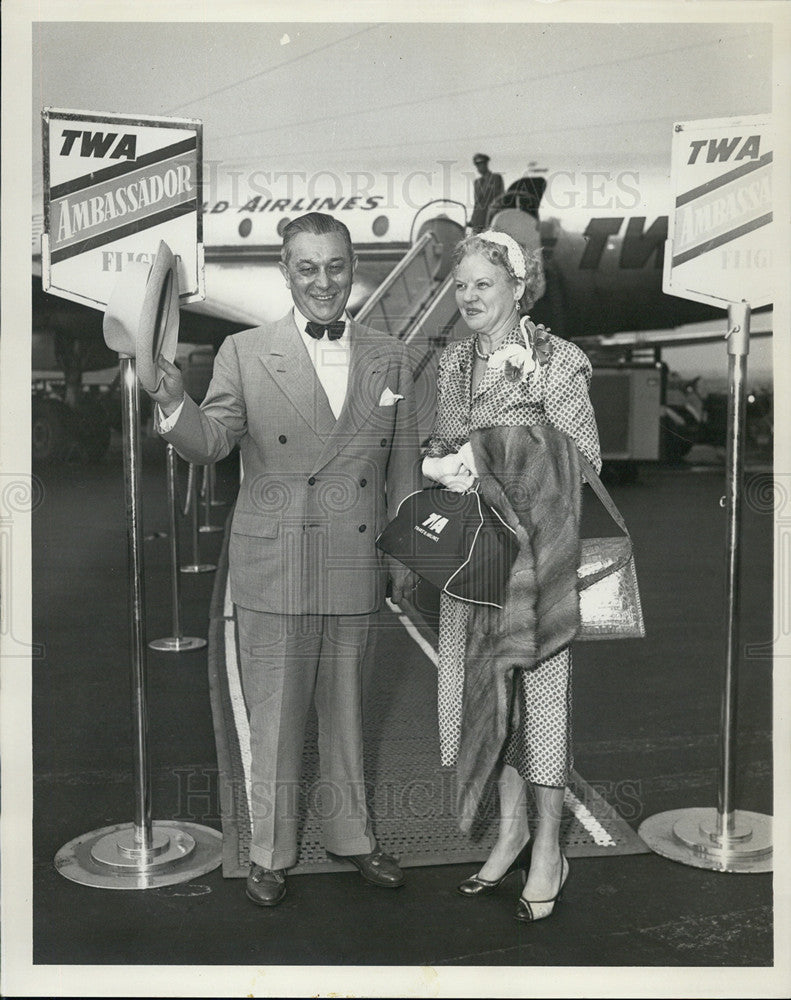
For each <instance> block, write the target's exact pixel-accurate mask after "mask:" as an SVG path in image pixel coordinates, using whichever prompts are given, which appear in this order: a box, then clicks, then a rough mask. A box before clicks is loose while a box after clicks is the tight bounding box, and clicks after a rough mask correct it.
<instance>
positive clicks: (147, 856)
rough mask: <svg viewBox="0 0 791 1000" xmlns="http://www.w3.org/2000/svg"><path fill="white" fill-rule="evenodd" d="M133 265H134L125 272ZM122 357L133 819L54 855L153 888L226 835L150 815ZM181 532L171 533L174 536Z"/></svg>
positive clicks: (139, 556) (134, 493) (133, 462)
mask: <svg viewBox="0 0 791 1000" xmlns="http://www.w3.org/2000/svg"><path fill="white" fill-rule="evenodd" d="M141 266H145V265H141ZM133 269H134V264H132V265H131V267H130V270H129V271H128V272H127V275H128V274H129V273H131V271H132V270H133ZM121 280H123V279H121ZM105 319H106V317H105ZM105 340H107V326H105ZM119 361H120V378H121V388H122V407H121V415H122V417H121V419H122V430H123V455H124V493H125V498H126V529H127V530H126V537H127V562H128V576H129V581H128V582H129V612H128V613H129V626H130V639H131V644H130V652H131V693H132V737H133V758H134V761H133V766H134V774H133V781H134V800H135V810H134V819H133V821H132V822H131V823H116V824H114V825H113V826H108V827H103V828H102V829H100V830H92V831H90V832H89V833H86V834H82V835H81V836H79V837H75V838H74V839H73V840H70V841H69V842H68V844H64V846H63V847H61V849H60V850H59V851H58V852H57V854H56V855H55V868H56V870H57V871H58V872H59V873H60V874H61V875H62V876H63V877H64V878H67V879H70V880H71V881H72V882H78V883H79V884H81V885H90V886H95V887H97V888H103V889H153V888H157V887H158V886H161V885H173V884H175V883H178V882H187V881H189V880H190V879H192V878H195V877H196V876H197V875H202V874H204V873H205V872H209V871H212V870H213V869H215V868H217V867H218V866H219V865H220V864H221V862H222V837H221V835H220V833H219V831H218V830H214V829H212V828H211V827H207V826H203V825H202V824H199V823H184V822H176V821H173V820H157V821H155V822H152V819H151V763H150V760H149V756H148V703H147V693H146V635H145V633H146V628H145V611H146V600H145V586H144V565H143V534H142V521H143V517H142V511H143V505H142V499H141V488H140V472H141V466H140V390H139V388H138V384H137V370H136V365H135V359H134V357H132V356H131V355H128V354H121V353H119ZM175 537H176V532H175V531H173V532H172V533H171V538H172V539H173V538H175Z"/></svg>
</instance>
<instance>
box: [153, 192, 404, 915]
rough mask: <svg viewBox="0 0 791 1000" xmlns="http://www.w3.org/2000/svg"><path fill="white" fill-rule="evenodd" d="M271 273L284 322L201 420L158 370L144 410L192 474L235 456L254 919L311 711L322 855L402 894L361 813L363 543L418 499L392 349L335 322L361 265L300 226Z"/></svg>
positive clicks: (236, 338) (288, 838) (289, 822)
mask: <svg viewBox="0 0 791 1000" xmlns="http://www.w3.org/2000/svg"><path fill="white" fill-rule="evenodd" d="M281 257H282V260H281V264H280V267H281V270H282V272H283V276H284V278H285V280H286V284H287V286H288V288H289V289H290V291H291V296H292V298H293V301H294V308H293V309H292V310H290V311H289V313H288V314H287V315H286V316H284V317H283V318H282V319H281V320H279V321H278V322H276V323H268V324H265V325H263V326H260V327H257V328H255V329H252V330H245V331H243V332H242V333H238V334H234V335H233V336H230V337H228V338H226V340H225V341H224V343H223V344H222V346H221V347H220V350H219V352H218V354H217V357H216V360H215V363H214V373H213V377H212V381H211V384H210V386H209V389H208V392H207V395H206V398H205V399H204V401H203V403H202V404H201V405H200V407H198V405H197V404H196V403H195V402H194V401H193V400H191V399H190V397H189V396H187V395H185V393H184V389H183V384H182V380H181V375H180V373H179V371H178V369H177V368H176V367H174V366H173V365H171V364H169V363H168V362H167V361H165V360H164V359H160V361H159V364H160V367H161V369H162V372H163V379H162V382H161V385H160V387H159V388H158V390H157V391H156V392H155V393H153V394H152V396H153V398H154V399H155V400H156V401H157V403H158V404H159V410H160V413H159V430H160V433H162V434H163V436H164V437H165V438H166V439H167V440H168V441H170V442H172V444H173V445H174V446H175V448H176V450H177V451H178V452H179V454H180V455H182V456H183V457H184V458H185V459H187V460H188V461H192V462H197V463H201V464H207V463H211V462H216V461H218V460H219V459H221V458H223V457H224V456H225V455H227V454H228V452H229V451H230V450H231V448H233V446H234V445H235V444H239V446H240V449H241V456H242V469H243V477H242V482H241V485H240V489H239V496H238V499H237V502H236V509H235V511H234V515H233V521H232V524H231V538H230V543H229V574H230V585H231V597H232V599H233V601H234V604H235V605H236V612H237V622H238V629H239V649H240V662H241V671H242V682H243V687H244V696H245V702H246V705H247V711H248V714H249V718H250V739H251V751H252V774H251V778H252V788H253V796H252V805H253V817H252V818H253V835H252V843H251V847H250V861H251V869H250V874H249V876H248V879H247V887H246V889H247V895H248V897H249V898H250V899H252V901H253V902H255V903H257V904H259V905H261V906H274V905H275V904H277V903H279V902H280V901H281V900H282V899H283V897H284V895H285V892H286V881H285V875H286V869H288V868H289V867H291V866H293V865H294V864H295V863H296V860H297V853H298V851H297V814H298V809H297V806H298V798H299V781H300V775H301V770H302V750H303V743H304V734H305V722H306V717H307V713H308V710H309V708H310V703H311V701H312V700H313V698H314V696H315V703H316V710H317V714H318V722H319V757H320V769H321V783H320V795H319V806H320V815H321V817H322V824H323V833H324V843H325V847H326V849H327V851H328V852H329V853H332V854H334V855H338V856H343V857H344V858H345V859H347V860H349V861H351V862H352V863H353V864H354V865H355V866H356V867H357V868H358V869H359V870H360V872H361V874H362V875H363V876H364V877H365V878H366V879H368V880H369V881H370V882H373V883H374V884H376V885H379V886H384V887H396V886H399V885H402V884H403V881H404V876H403V872H402V871H401V869H400V868H399V867H398V864H397V863H396V861H395V859H393V858H391V857H389V856H388V855H386V854H384V853H383V852H382V851H381V850H380V849H379V848H378V846H377V843H376V840H375V838H374V836H373V834H372V831H371V824H370V820H369V817H368V812H367V806H366V799H365V788H364V778H363V753H362V719H361V700H362V699H361V664H362V661H363V657H364V654H365V650H366V647H367V645H368V642H369V638H370V626H371V616H372V615H373V614H374V613H375V612H376V611H377V610H378V609H379V608H380V607H381V605H382V601H383V599H384V595H385V583H386V579H387V571H386V569H385V566H384V563H383V560H382V556H381V554H380V553H378V551H377V550H376V548H375V545H374V540H375V538H376V536H377V534H378V533H379V532H380V531H381V529H382V528H383V527H384V525H385V524H386V523H387V521H388V520H389V519H391V518H392V517H393V516H394V515H395V512H396V509H397V507H398V504H399V503H400V501H401V500H402V499H403V498H404V497H405V496H406V495H407V494H409V493H411V492H413V491H414V490H416V489H419V488H420V486H421V479H420V474H419V450H418V439H417V420H416V414H415V393H414V383H413V377H412V372H411V370H410V367H409V365H408V362H407V357H406V350H405V348H404V345H403V344H401V343H400V342H399V341H394V340H393V339H391V338H390V337H388V336H387V335H386V334H383V333H380V332H378V331H376V330H372V329H369V328H367V327H364V326H361V325H360V324H358V323H355V321H354V320H353V319H351V318H350V317H349V315H348V313H346V311H345V310H346V303H347V301H348V298H349V293H350V291H351V287H352V279H353V275H354V270H355V267H356V264H357V258H356V255H355V254H354V251H353V248H352V245H351V238H350V235H349V231H348V229H347V228H346V226H344V225H343V223H342V222H339V221H338V220H336V219H334V218H332V217H331V216H329V215H323V214H320V213H317V212H312V213H309V214H308V215H304V216H301V217H300V218H297V219H294V220H293V221H292V222H291V223H290V224H289V225H288V226H287V227H286V229H285V230H284V233H283V249H282V254H281ZM390 572H391V586H392V596H393V599H394V600H395V601H398V600H399V599H400V597H401V593H402V588H403V586H405V584H406V582H407V579H408V573H407V571H406V570H404V569H403V568H399V567H398V564H392V566H391V567H390Z"/></svg>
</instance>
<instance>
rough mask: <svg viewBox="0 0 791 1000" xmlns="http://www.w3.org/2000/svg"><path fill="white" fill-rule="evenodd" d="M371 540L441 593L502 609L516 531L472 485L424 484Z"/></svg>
mask: <svg viewBox="0 0 791 1000" xmlns="http://www.w3.org/2000/svg"><path fill="white" fill-rule="evenodd" d="M376 544H377V546H378V548H380V549H381V550H382V551H383V552H386V553H387V554H388V555H391V556H393V558H394V559H397V560H398V561H399V562H401V563H403V564H404V565H405V566H408V567H409V569H411V570H414V571H415V573H417V574H418V576H421V577H422V578H423V579H424V580H428V582H429V583H432V584H434V586H435V587H439V589H440V590H444V591H445V593H446V594H450V595H451V596H452V597H457V598H459V599H460V600H462V601H469V602H470V603H472V604H489V605H491V606H493V607H497V608H501V607H502V606H503V600H504V596H505V589H506V584H507V582H508V576H509V573H510V572H511V566H512V565H513V562H514V559H516V556H517V552H518V545H517V542H516V534H515V533H514V531H513V530H512V529H511V528H510V527H509V526H508V525H507V524H506V523H505V521H503V519H502V518H501V517H500V515H499V514H498V513H497V511H495V510H493V509H492V508H491V507H489V506H488V505H487V504H486V503H484V501H483V500H482V499H481V497H480V496H479V494H478V493H477V491H476V490H470V491H468V492H467V493H454V492H453V491H452V490H448V489H445V488H444V487H443V486H429V487H428V488H427V489H424V490H418V491H417V492H416V493H411V494H410V495H409V496H408V497H405V498H404V500H402V502H401V504H400V505H399V508H398V512H397V513H396V516H395V518H394V519H393V520H392V521H391V522H390V523H389V524H388V525H387V527H386V528H385V529H384V531H382V533H381V534H380V535H379V537H378V538H377V539H376Z"/></svg>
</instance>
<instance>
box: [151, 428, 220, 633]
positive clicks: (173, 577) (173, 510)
mask: <svg viewBox="0 0 791 1000" xmlns="http://www.w3.org/2000/svg"><path fill="white" fill-rule="evenodd" d="M167 471H168V519H169V527H170V581H171V601H172V605H173V633H172V635H170V636H168V637H167V638H164V639H152V640H151V642H149V644H148V645H149V646H150V647H151V649H158V650H161V651H163V652H166V653H181V652H184V651H185V650H190V649H202V648H203V647H204V646H205V645H206V640H205V639H200V638H197V637H196V636H190V635H182V634H181V592H180V589H179V566H180V560H179V525H178V500H177V497H176V449H175V448H174V447H173V445H172V444H169V445H168V448H167Z"/></svg>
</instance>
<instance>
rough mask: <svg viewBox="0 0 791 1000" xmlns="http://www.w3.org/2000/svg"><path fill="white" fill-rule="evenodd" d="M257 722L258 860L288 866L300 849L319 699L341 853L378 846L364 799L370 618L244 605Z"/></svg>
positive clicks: (244, 652) (326, 783) (242, 651)
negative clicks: (303, 782) (309, 734)
mask: <svg viewBox="0 0 791 1000" xmlns="http://www.w3.org/2000/svg"><path fill="white" fill-rule="evenodd" d="M236 611H237V623H238V628H239V659H240V666H241V674H242V686H243V690H244V697H245V703H246V706H247V713H248V717H249V720H250V750H251V757H252V762H251V785H252V796H251V808H252V827H253V835H252V841H251V845H250V860H251V861H252V862H254V863H255V864H258V865H261V866H262V867H264V868H275V869H276V868H290V867H292V866H293V865H295V864H296V861H297V855H298V844H297V822H298V817H299V796H300V778H301V774H302V752H303V746H304V742H305V724H306V721H307V716H308V711H309V709H310V704H311V701H312V700H313V698H314V695H315V702H316V714H317V716H318V724H319V739H318V743H319V766H320V781H319V784H318V787H317V788H316V790H315V791H316V809H317V812H318V814H319V816H320V819H321V823H322V830H323V834H324V846H325V847H326V848H327V850H329V851H331V852H332V853H333V854H368V853H370V852H371V851H372V850H374V848H375V847H376V841H375V839H374V837H373V834H372V832H371V825H370V820H369V817H368V811H367V808H366V802H365V783H364V775H363V738H362V679H361V675H362V663H363V657H364V654H365V649H366V646H367V643H368V637H369V628H370V616H369V615H274V614H265V613H262V612H259V611H250V610H249V609H247V608H242V607H240V606H238V605H237V608H236Z"/></svg>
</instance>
